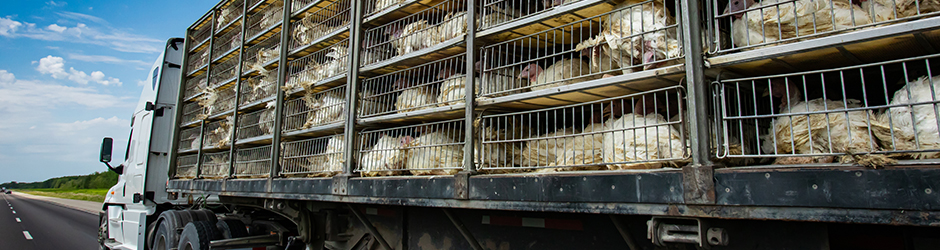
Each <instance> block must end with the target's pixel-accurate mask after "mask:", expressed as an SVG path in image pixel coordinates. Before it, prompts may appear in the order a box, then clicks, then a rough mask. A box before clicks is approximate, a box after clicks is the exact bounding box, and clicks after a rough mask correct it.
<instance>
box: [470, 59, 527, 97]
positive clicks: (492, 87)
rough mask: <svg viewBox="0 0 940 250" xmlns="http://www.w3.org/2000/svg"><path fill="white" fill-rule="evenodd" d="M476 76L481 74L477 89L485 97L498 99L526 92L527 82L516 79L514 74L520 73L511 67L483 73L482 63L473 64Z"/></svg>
mask: <svg viewBox="0 0 940 250" xmlns="http://www.w3.org/2000/svg"><path fill="white" fill-rule="evenodd" d="M474 69H475V72H476V74H481V75H482V77H479V78H480V80H481V81H480V82H479V83H477V88H478V89H479V90H482V93H483V94H485V95H487V97H500V96H507V95H512V94H518V93H522V92H523V91H526V90H528V87H529V80H522V79H519V78H516V76H515V75H516V72H521V70H518V69H516V68H513V67H504V68H497V69H492V70H489V71H486V72H484V71H483V61H478V62H476V63H475V64H474Z"/></svg>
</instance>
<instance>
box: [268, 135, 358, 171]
mask: <svg viewBox="0 0 940 250" xmlns="http://www.w3.org/2000/svg"><path fill="white" fill-rule="evenodd" d="M344 138H345V137H344V136H343V135H333V136H327V137H318V138H311V139H305V140H301V141H293V142H282V143H281V150H282V151H281V152H282V153H281V157H282V158H281V172H280V173H281V175H284V176H293V177H324V176H333V175H336V174H339V173H342V172H343V165H344V164H345V160H344V159H343V157H344V156H343V152H345V151H346V150H345V147H346V146H345V141H344V140H343V139H344Z"/></svg>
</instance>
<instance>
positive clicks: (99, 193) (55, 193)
mask: <svg viewBox="0 0 940 250" xmlns="http://www.w3.org/2000/svg"><path fill="white" fill-rule="evenodd" d="M15 191H16V190H15ZM18 191H20V192H24V193H27V194H33V195H42V196H49V197H57V198H65V199H73V200H83V201H96V202H102V201H104V196H105V195H106V194H107V193H108V190H107V189H57V188H43V189H29V190H18Z"/></svg>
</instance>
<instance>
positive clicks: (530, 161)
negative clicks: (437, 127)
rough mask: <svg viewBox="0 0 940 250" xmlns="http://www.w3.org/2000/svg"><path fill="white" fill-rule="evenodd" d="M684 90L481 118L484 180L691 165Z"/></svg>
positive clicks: (478, 154)
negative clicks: (518, 174) (494, 175)
mask: <svg viewBox="0 0 940 250" xmlns="http://www.w3.org/2000/svg"><path fill="white" fill-rule="evenodd" d="M684 96H685V89H684V88H683V87H681V86H675V87H669V88H663V89H659V90H654V91H649V92H643V93H637V94H631V95H625V96H620V97H614V98H609V99H604V100H599V101H593V102H586V103H581V104H575V105H568V106H561V107H553V108H546V109H540V110H531V111H521V112H514V113H506V114H493V115H484V116H483V117H482V118H481V123H480V125H479V127H478V128H477V130H478V131H477V132H476V133H477V134H478V135H479V138H480V144H479V145H478V147H477V148H475V150H477V151H475V156H476V157H477V159H476V161H477V166H478V169H480V170H481V171H483V172H490V173H514V172H530V171H536V172H555V171H571V170H624V169H656V168H663V167H669V166H673V167H676V166H682V165H684V163H686V162H687V158H688V155H689V151H688V150H689V149H688V146H687V143H688V142H687V137H686V134H687V133H688V132H687V129H686V122H685V116H684V114H685V112H684V109H683V106H684V105H683V102H684V101H685V99H684Z"/></svg>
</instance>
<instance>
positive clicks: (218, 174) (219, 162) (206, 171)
mask: <svg viewBox="0 0 940 250" xmlns="http://www.w3.org/2000/svg"><path fill="white" fill-rule="evenodd" d="M228 154H229V152H228V151H223V152H218V153H203V154H202V167H200V168H199V177H202V178H210V179H216V178H223V177H226V176H228V172H229V169H228V167H229V155H228Z"/></svg>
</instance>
